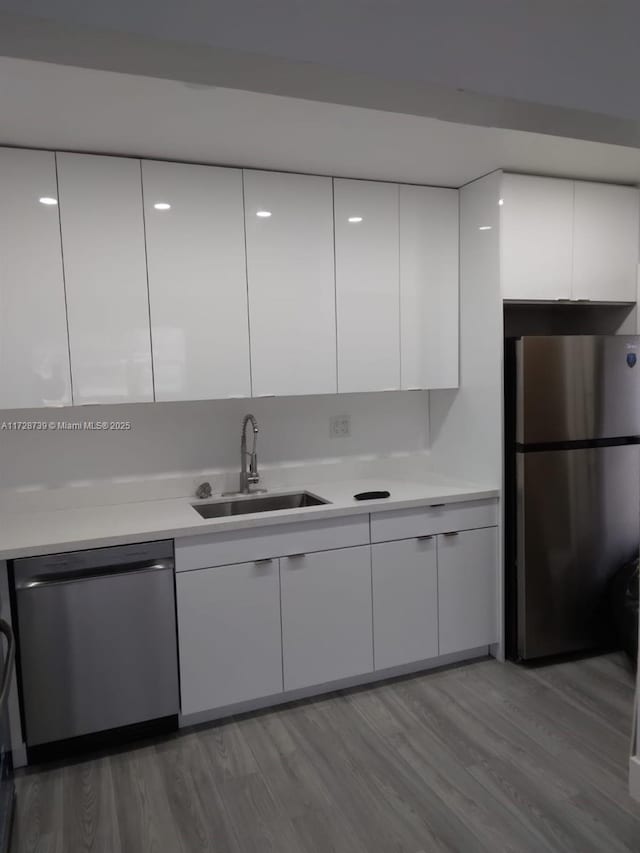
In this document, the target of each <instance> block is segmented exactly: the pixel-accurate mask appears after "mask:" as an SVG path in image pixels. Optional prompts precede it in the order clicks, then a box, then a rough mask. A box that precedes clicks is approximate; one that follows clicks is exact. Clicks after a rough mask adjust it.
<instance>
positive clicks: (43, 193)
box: [0, 148, 71, 409]
mask: <svg viewBox="0 0 640 853" xmlns="http://www.w3.org/2000/svg"><path fill="white" fill-rule="evenodd" d="M0 187H1V190H0V408H4V409H21V408H34V407H37V406H63V405H69V404H70V403H71V382H70V374H69V344H68V340H67V317H66V310H65V293H64V281H63V275H62V251H61V247H60V221H59V218H58V204H57V199H58V190H57V185H56V166H55V156H54V154H52V153H50V152H48V151H26V150H20V149H14V148H3V149H0Z"/></svg>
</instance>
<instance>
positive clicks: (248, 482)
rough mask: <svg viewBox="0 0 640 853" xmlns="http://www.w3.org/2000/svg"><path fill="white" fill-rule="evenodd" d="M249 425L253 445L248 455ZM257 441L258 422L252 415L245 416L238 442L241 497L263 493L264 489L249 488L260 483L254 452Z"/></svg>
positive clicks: (256, 457)
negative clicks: (248, 426)
mask: <svg viewBox="0 0 640 853" xmlns="http://www.w3.org/2000/svg"><path fill="white" fill-rule="evenodd" d="M249 423H250V424H251V426H252V428H253V445H252V448H251V452H250V453H249V452H248V451H247V424H249ZM257 441H258V422H257V420H256V419H255V417H254V416H253V415H245V416H244V419H243V421H242V440H241V441H240V494H243V495H249V494H251V493H252V492H262V491H264V489H252V488H251V486H253V485H256V484H257V483H259V482H260V474H259V473H258V454H257V451H256V444H257ZM247 457H248V458H249V470H247Z"/></svg>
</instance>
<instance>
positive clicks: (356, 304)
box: [333, 178, 400, 392]
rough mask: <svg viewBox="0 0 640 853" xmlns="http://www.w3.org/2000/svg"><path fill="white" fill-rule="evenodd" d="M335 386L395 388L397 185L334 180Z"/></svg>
mask: <svg viewBox="0 0 640 853" xmlns="http://www.w3.org/2000/svg"><path fill="white" fill-rule="evenodd" d="M333 184H334V212H335V260H336V307H337V325H338V391H340V392H353V391H387V390H395V389H398V388H400V281H399V188H398V186H397V184H385V183H377V182H372V181H354V180H342V179H337V178H336V179H335V180H334V182H333Z"/></svg>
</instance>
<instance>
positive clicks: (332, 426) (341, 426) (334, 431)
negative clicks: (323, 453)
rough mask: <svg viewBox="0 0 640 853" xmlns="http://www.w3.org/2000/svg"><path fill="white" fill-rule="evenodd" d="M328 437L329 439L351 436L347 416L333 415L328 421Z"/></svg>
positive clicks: (349, 419)
mask: <svg viewBox="0 0 640 853" xmlns="http://www.w3.org/2000/svg"><path fill="white" fill-rule="evenodd" d="M329 435H330V436H331V438H349V436H350V435H351V418H350V417H349V415H334V416H333V417H332V418H331V419H330V420H329Z"/></svg>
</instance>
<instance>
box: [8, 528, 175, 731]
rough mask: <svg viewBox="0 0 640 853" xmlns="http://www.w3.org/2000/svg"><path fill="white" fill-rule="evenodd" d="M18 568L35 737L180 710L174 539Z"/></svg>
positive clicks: (23, 670)
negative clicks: (172, 540)
mask: <svg viewBox="0 0 640 853" xmlns="http://www.w3.org/2000/svg"><path fill="white" fill-rule="evenodd" d="M13 570H14V583H15V591H16V602H17V611H18V632H19V634H18V641H19V660H20V675H21V683H22V697H23V710H24V721H25V734H26V738H25V739H26V742H27V746H29V747H31V746H34V745H38V744H45V743H50V742H53V741H59V740H66V739H67V738H74V737H78V736H80V735H86V734H90V733H96V732H103V731H106V730H109V729H115V728H120V727H122V726H128V725H132V724H135V723H141V722H143V721H150V720H155V719H159V718H161V717H167V716H170V715H175V714H177V713H178V707H179V689H178V661H177V641H176V616H175V583H174V571H173V543H172V542H156V543H150V544H143V545H132V546H124V547H119V548H100V549H96V550H94V551H80V552H74V553H72V554H56V555H53V556H52V557H42V558H29V559H23V560H16V561H15V562H14V569H13Z"/></svg>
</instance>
